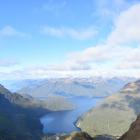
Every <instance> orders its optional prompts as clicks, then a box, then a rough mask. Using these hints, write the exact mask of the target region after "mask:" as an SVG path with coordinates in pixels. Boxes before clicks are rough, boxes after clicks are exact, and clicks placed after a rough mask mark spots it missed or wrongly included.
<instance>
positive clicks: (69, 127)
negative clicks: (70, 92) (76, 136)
mask: <svg viewBox="0 0 140 140" xmlns="http://www.w3.org/2000/svg"><path fill="white" fill-rule="evenodd" d="M102 99H103V98H88V97H76V98H69V101H71V102H72V103H74V104H75V105H76V109H74V110H70V111H55V112H51V113H49V114H47V115H46V116H44V117H42V118H41V123H42V124H43V126H44V129H43V132H44V133H47V134H54V133H55V134H56V133H70V132H72V131H79V130H80V129H79V128H77V127H76V126H75V125H74V123H75V122H76V120H77V119H78V118H79V117H80V116H81V115H82V114H83V113H85V112H87V111H88V110H90V109H91V108H92V107H94V106H95V105H96V104H97V103H98V102H99V101H101V100H102Z"/></svg>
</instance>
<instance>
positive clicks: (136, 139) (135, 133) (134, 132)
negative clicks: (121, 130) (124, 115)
mask: <svg viewBox="0 0 140 140" xmlns="http://www.w3.org/2000/svg"><path fill="white" fill-rule="evenodd" d="M119 140H140V115H139V116H138V117H137V119H136V121H135V122H133V123H132V124H131V126H130V128H129V130H128V131H127V132H126V133H125V134H124V135H123V136H122V137H121V138H120V139H119Z"/></svg>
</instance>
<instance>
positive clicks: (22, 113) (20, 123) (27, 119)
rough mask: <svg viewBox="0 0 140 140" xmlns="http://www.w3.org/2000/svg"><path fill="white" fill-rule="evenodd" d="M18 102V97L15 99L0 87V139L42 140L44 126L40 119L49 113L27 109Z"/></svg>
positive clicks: (31, 108)
mask: <svg viewBox="0 0 140 140" xmlns="http://www.w3.org/2000/svg"><path fill="white" fill-rule="evenodd" d="M20 98H21V97H20ZM23 100H24V99H23ZM17 101H18V98H17V95H15V97H14V95H12V93H10V91H8V90H7V89H6V88H4V87H3V86H2V85H0V139H1V140H19V139H20V140H25V139H26V140H40V139H41V136H42V128H43V126H42V125H41V123H40V120H39V118H40V116H42V115H43V114H44V113H47V112H48V111H47V110H44V109H40V108H36V107H34V108H33V107H30V106H29V107H28V108H25V107H24V106H22V103H20V105H19V104H18V103H19V102H17Z"/></svg>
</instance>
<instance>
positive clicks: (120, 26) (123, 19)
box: [108, 4, 140, 45]
mask: <svg viewBox="0 0 140 140" xmlns="http://www.w3.org/2000/svg"><path fill="white" fill-rule="evenodd" d="M138 13H140V4H137V5H134V6H132V7H131V8H130V9H128V10H127V11H125V12H123V13H121V15H120V16H119V17H118V18H117V19H116V20H115V27H114V28H115V29H114V31H113V32H112V33H111V34H110V35H109V37H108V43H109V44H111V45H123V44H130V43H140V30H139V29H140V15H139V14H138Z"/></svg>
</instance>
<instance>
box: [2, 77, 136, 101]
mask: <svg viewBox="0 0 140 140" xmlns="http://www.w3.org/2000/svg"><path fill="white" fill-rule="evenodd" d="M134 80H135V78H129V77H120V78H118V77H113V78H103V77H94V78H92V77H91V78H54V79H38V80H33V79H32V80H19V81H14V80H13V81H1V82H2V84H3V85H4V86H5V87H6V88H8V89H10V90H11V91H13V92H18V93H21V94H29V95H31V96H33V97H37V98H44V97H48V96H63V97H72V96H88V97H105V96H109V95H111V94H113V93H115V92H117V91H118V90H120V89H121V88H122V87H123V86H124V85H125V84H126V83H128V82H131V81H134Z"/></svg>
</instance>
